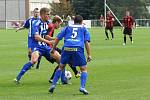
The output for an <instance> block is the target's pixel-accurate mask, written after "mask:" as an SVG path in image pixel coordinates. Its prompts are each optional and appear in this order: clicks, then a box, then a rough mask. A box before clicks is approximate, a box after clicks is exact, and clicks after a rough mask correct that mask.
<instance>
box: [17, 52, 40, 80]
mask: <svg viewBox="0 0 150 100" xmlns="http://www.w3.org/2000/svg"><path fill="white" fill-rule="evenodd" d="M38 57H39V52H38V51H35V52H33V53H32V54H31V61H29V62H28V63H26V64H24V65H23V67H22V69H21V71H20V73H19V74H18V75H17V77H16V79H15V81H16V82H19V81H20V79H21V77H22V76H23V75H24V74H25V72H27V71H28V70H29V69H30V68H31V66H32V65H33V64H35V63H36V62H37V60H38Z"/></svg>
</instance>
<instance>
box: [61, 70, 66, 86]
mask: <svg viewBox="0 0 150 100" xmlns="http://www.w3.org/2000/svg"><path fill="white" fill-rule="evenodd" d="M61 82H62V83H67V79H66V77H65V69H64V70H63V71H62V73H61Z"/></svg>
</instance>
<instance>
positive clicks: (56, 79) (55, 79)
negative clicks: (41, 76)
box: [52, 69, 62, 85]
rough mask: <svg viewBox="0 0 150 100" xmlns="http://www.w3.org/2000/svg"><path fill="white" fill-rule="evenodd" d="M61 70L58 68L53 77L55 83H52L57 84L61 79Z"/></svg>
mask: <svg viewBox="0 0 150 100" xmlns="http://www.w3.org/2000/svg"><path fill="white" fill-rule="evenodd" d="M61 72H62V71H61V70H60V69H57V70H56V72H55V75H54V78H53V83H52V85H56V83H57V81H58V80H59V78H60V76H61Z"/></svg>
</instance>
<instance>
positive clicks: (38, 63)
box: [36, 56, 42, 69]
mask: <svg viewBox="0 0 150 100" xmlns="http://www.w3.org/2000/svg"><path fill="white" fill-rule="evenodd" d="M41 58H42V56H39V58H38V62H37V65H36V69H39V65H40V62H41Z"/></svg>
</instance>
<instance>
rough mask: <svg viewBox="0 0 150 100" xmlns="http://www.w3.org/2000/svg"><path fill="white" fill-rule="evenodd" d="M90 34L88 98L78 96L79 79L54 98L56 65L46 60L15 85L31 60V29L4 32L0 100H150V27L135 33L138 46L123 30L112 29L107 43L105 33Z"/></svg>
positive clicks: (0, 52)
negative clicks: (112, 35) (52, 82)
mask: <svg viewBox="0 0 150 100" xmlns="http://www.w3.org/2000/svg"><path fill="white" fill-rule="evenodd" d="M56 32H58V30H57V31H56ZM90 32H91V52H92V61H91V63H88V74H89V75H88V81H87V86H86V89H87V90H88V91H89V92H90V94H89V95H87V96H84V95H82V94H81V93H79V91H78V89H79V83H80V81H79V79H76V78H75V77H72V79H71V83H72V85H58V86H57V87H56V89H55V91H54V94H53V95H50V94H48V88H49V85H50V84H49V83H48V79H49V77H50V75H51V74H52V72H53V69H54V67H55V66H56V64H53V65H52V64H49V63H48V62H47V61H46V60H45V59H44V58H42V61H41V65H40V69H39V70H36V69H35V68H32V69H31V70H30V71H28V72H27V73H26V74H25V75H24V76H23V78H22V80H21V84H19V85H18V86H17V85H15V84H14V83H13V79H14V78H15V77H16V75H17V74H18V73H19V71H20V69H21V68H22V65H23V64H24V63H26V62H27V61H28V58H27V30H25V31H19V32H17V33H16V32H15V30H3V29H1V30H0V34H1V36H0V100H91V99H93V100H150V95H149V94H150V42H149V41H150V29H148V28H139V29H136V30H134V32H133V40H134V43H133V44H131V42H130V41H129V38H128V39H127V45H126V46H123V45H122V43H123V34H122V31H121V29H118V28H116V29H114V33H115V39H114V40H107V41H106V40H105V34H104V29H102V28H92V29H90ZM109 36H110V34H109ZM59 47H60V45H59ZM67 69H68V70H70V68H67ZM72 75H73V73H72Z"/></svg>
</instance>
